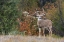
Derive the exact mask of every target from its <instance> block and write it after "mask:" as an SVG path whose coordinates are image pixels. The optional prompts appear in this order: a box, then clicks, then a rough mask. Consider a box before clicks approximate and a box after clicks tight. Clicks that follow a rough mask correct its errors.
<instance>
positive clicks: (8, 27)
mask: <svg viewBox="0 0 64 42" xmlns="http://www.w3.org/2000/svg"><path fill="white" fill-rule="evenodd" d="M4 2H5V3H2V4H0V34H8V33H9V32H10V31H13V30H15V29H17V27H16V25H17V21H16V19H17V17H18V15H19V14H18V8H17V6H16V5H17V4H16V2H14V0H13V1H12V0H9V1H4Z"/></svg>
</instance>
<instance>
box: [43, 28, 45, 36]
mask: <svg viewBox="0 0 64 42" xmlns="http://www.w3.org/2000/svg"><path fill="white" fill-rule="evenodd" d="M44 32H45V28H43V36H45V33H44Z"/></svg>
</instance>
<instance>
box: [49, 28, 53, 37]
mask: <svg viewBox="0 0 64 42" xmlns="http://www.w3.org/2000/svg"><path fill="white" fill-rule="evenodd" d="M49 35H50V36H52V28H50V29H49Z"/></svg>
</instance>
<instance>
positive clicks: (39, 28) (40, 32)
mask: <svg viewBox="0 0 64 42" xmlns="http://www.w3.org/2000/svg"><path fill="white" fill-rule="evenodd" d="M39 37H41V28H39Z"/></svg>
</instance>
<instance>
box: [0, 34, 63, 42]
mask: <svg viewBox="0 0 64 42" xmlns="http://www.w3.org/2000/svg"><path fill="white" fill-rule="evenodd" d="M0 42H64V38H53V37H43V36H42V37H40V38H39V37H38V36H20V35H15V36H14V35H6V36H0Z"/></svg>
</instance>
